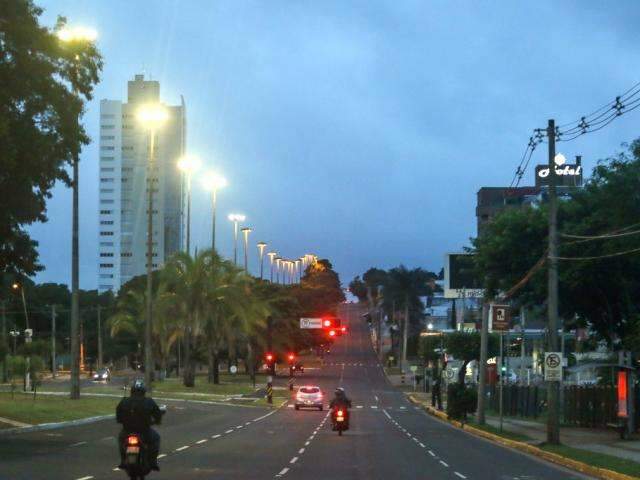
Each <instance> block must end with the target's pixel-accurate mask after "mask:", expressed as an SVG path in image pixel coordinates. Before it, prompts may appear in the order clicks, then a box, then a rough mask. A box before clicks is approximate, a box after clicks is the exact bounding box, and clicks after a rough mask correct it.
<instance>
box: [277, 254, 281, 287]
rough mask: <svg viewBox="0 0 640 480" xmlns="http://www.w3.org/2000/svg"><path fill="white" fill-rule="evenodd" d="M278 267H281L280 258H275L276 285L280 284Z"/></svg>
mask: <svg viewBox="0 0 640 480" xmlns="http://www.w3.org/2000/svg"><path fill="white" fill-rule="evenodd" d="M280 265H282V258H280V257H276V283H280Z"/></svg>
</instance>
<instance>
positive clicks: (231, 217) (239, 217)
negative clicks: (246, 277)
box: [228, 213, 246, 265]
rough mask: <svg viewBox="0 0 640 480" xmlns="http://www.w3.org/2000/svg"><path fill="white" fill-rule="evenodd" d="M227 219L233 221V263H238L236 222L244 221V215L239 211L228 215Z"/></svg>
mask: <svg viewBox="0 0 640 480" xmlns="http://www.w3.org/2000/svg"><path fill="white" fill-rule="evenodd" d="M228 218H229V220H231V221H232V222H233V263H234V264H235V265H237V264H238V222H244V220H245V218H246V217H245V216H244V215H241V214H239V213H232V214H230V215H229V217H228Z"/></svg>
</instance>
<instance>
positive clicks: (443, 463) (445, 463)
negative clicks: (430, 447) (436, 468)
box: [440, 460, 449, 467]
mask: <svg viewBox="0 0 640 480" xmlns="http://www.w3.org/2000/svg"><path fill="white" fill-rule="evenodd" d="M440 463H441V464H442V465H444V466H445V467H448V466H449V464H448V463H447V462H443V461H442V460H440Z"/></svg>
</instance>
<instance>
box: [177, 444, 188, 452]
mask: <svg viewBox="0 0 640 480" xmlns="http://www.w3.org/2000/svg"><path fill="white" fill-rule="evenodd" d="M187 448H189V445H185V446H183V447H180V448H176V452H181V451H183V450H186V449H187Z"/></svg>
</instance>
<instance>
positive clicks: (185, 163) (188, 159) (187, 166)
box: [178, 155, 202, 174]
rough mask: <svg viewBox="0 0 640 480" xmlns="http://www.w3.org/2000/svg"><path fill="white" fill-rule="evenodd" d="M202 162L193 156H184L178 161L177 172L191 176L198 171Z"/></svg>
mask: <svg viewBox="0 0 640 480" xmlns="http://www.w3.org/2000/svg"><path fill="white" fill-rule="evenodd" d="M201 166H202V162H201V161H200V159H199V158H198V157H196V156H194V155H185V156H184V157H182V158H181V159H180V160H178V170H180V171H181V172H184V173H187V174H192V173H195V172H197V171H198V170H200V167H201Z"/></svg>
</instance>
